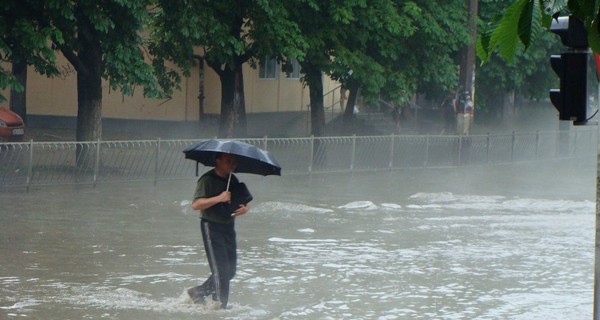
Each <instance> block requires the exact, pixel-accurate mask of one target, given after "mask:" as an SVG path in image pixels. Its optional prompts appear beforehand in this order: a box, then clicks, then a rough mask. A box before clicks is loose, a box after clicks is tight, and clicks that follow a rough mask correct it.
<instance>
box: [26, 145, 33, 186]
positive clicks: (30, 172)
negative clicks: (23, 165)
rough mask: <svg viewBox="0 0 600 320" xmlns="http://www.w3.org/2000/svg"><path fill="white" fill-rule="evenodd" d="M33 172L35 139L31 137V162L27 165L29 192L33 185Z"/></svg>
mask: <svg viewBox="0 0 600 320" xmlns="http://www.w3.org/2000/svg"><path fill="white" fill-rule="evenodd" d="M32 174H33V139H29V164H28V166H27V192H29V187H30V186H31V180H32Z"/></svg>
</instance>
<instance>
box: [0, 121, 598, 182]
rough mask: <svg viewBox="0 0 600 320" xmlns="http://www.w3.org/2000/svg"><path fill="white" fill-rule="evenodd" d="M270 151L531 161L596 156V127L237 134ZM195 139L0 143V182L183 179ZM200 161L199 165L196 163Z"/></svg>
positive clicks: (328, 163) (309, 156)
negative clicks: (436, 132) (384, 133)
mask: <svg viewBox="0 0 600 320" xmlns="http://www.w3.org/2000/svg"><path fill="white" fill-rule="evenodd" d="M239 140H240V141H243V142H246V143H249V144H252V145H256V146H258V147H260V148H262V149H266V150H268V151H270V152H271V153H272V154H273V155H274V156H275V158H276V159H277V161H278V162H279V163H280V164H281V166H282V168H283V169H282V174H284V175H288V174H307V173H321V172H344V171H366V170H383V169H385V170H394V169H403V168H415V167H452V166H467V165H485V164H501V163H513V162H531V161H542V160H547V159H559V158H571V157H595V156H596V153H597V129H596V128H595V127H583V128H576V129H573V130H569V131H555V132H533V133H512V134H493V135H492V134H487V135H473V136H418V135H390V136H344V137H306V138H267V137H265V138H262V139H239ZM195 142H197V140H139V141H95V142H34V141H30V142H26V143H2V144H0V187H26V188H29V187H31V186H41V185H57V184H93V185H95V184H97V183H102V182H119V181H153V182H154V183H156V182H157V181H160V180H172V179H186V178H189V177H193V176H195V175H196V169H197V167H196V166H197V164H196V163H195V162H194V161H191V160H187V159H184V155H183V149H185V147H187V146H189V145H191V144H193V143H195ZM200 166H201V165H200Z"/></svg>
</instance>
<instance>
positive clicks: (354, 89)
mask: <svg viewBox="0 0 600 320" xmlns="http://www.w3.org/2000/svg"><path fill="white" fill-rule="evenodd" d="M359 89H360V86H359V85H358V84H355V83H352V81H349V83H348V90H349V91H350V93H349V94H348V103H347V104H346V109H345V110H344V118H343V120H344V129H350V127H351V126H352V124H353V120H354V106H356V100H357V99H358V91H359Z"/></svg>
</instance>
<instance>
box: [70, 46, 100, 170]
mask: <svg viewBox="0 0 600 320" xmlns="http://www.w3.org/2000/svg"><path fill="white" fill-rule="evenodd" d="M79 41H80V43H81V46H80V48H81V49H80V51H79V54H78V62H79V63H80V65H79V66H78V68H77V129H76V140H77V141H96V140H100V139H102V50H101V48H100V43H98V42H97V41H96V40H95V39H85V38H80V39H79ZM85 146H88V147H89V145H78V146H77V151H76V161H77V165H78V166H80V167H84V166H85V167H88V168H91V165H92V164H93V163H94V159H95V157H94V152H93V150H86V147H85Z"/></svg>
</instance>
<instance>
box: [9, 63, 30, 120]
mask: <svg viewBox="0 0 600 320" xmlns="http://www.w3.org/2000/svg"><path fill="white" fill-rule="evenodd" d="M12 75H13V76H14V77H15V78H16V79H17V82H19V84H21V86H23V90H22V91H21V92H17V91H16V90H14V89H11V90H10V101H9V107H10V109H11V110H12V111H14V112H15V113H16V114H18V115H19V116H20V117H21V118H23V122H25V124H27V62H25V61H22V60H21V59H16V60H15V61H13V63H12Z"/></svg>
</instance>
